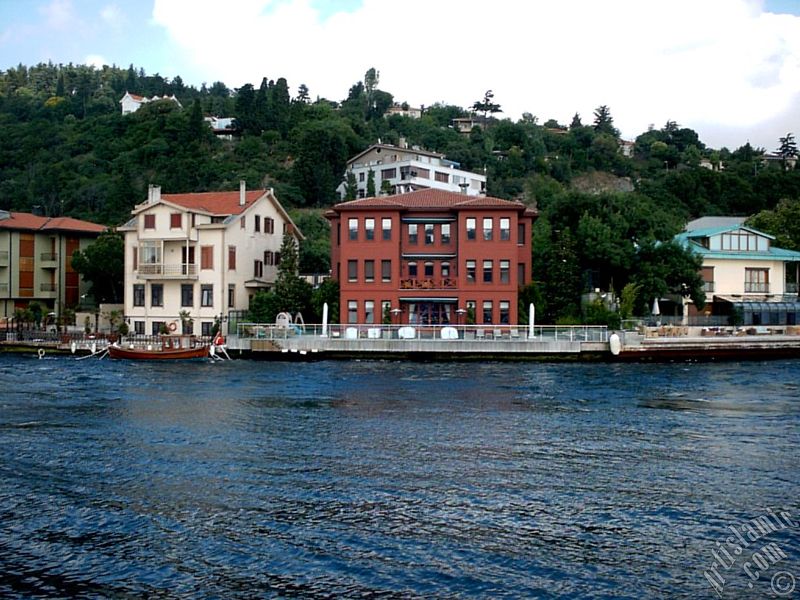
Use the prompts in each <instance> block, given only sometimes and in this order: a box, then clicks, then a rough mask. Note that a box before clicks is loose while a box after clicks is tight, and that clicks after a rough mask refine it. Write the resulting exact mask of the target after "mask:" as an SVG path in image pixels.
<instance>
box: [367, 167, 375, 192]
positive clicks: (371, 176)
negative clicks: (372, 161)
mask: <svg viewBox="0 0 800 600" xmlns="http://www.w3.org/2000/svg"><path fill="white" fill-rule="evenodd" d="M374 197H375V171H373V170H372V169H370V170H369V171H368V172H367V198H374Z"/></svg>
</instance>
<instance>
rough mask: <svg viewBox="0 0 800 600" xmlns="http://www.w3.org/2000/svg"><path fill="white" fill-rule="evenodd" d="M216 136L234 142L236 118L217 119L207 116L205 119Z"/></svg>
mask: <svg viewBox="0 0 800 600" xmlns="http://www.w3.org/2000/svg"><path fill="white" fill-rule="evenodd" d="M203 121H205V122H206V123H207V124H208V126H209V127H211V131H212V132H213V133H214V135H215V136H216V137H218V138H220V139H224V140H232V139H233V136H234V135H235V134H236V119H235V118H234V117H215V116H213V115H206V116H205V117H203Z"/></svg>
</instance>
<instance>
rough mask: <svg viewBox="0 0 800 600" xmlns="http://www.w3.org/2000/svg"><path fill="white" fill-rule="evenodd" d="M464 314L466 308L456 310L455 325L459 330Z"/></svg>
mask: <svg viewBox="0 0 800 600" xmlns="http://www.w3.org/2000/svg"><path fill="white" fill-rule="evenodd" d="M466 312H467V309H466V308H457V309H456V325H458V326H459V329H461V318H462V317H463V316H464V315H465V314H466Z"/></svg>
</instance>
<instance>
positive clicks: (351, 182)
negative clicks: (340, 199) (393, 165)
mask: <svg viewBox="0 0 800 600" xmlns="http://www.w3.org/2000/svg"><path fill="white" fill-rule="evenodd" d="M344 181H345V183H344V199H345V200H355V199H356V198H357V197H358V183H356V174H355V173H353V172H352V171H348V172H347V175H346V176H345V180H344ZM373 185H374V183H373Z"/></svg>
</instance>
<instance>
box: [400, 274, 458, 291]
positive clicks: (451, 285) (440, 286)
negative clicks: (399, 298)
mask: <svg viewBox="0 0 800 600" xmlns="http://www.w3.org/2000/svg"><path fill="white" fill-rule="evenodd" d="M457 287H458V281H457V280H456V279H455V278H452V277H445V278H443V279H432V278H431V279H401V280H400V289H401V290H454V289H456V288H457Z"/></svg>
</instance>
